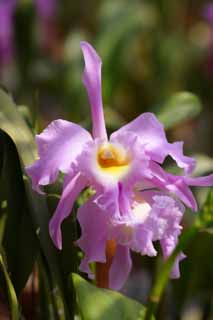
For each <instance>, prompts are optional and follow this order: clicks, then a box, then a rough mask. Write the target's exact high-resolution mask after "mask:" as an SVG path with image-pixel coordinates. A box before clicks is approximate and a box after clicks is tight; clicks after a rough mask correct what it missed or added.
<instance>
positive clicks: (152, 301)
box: [144, 226, 198, 320]
mask: <svg viewBox="0 0 213 320" xmlns="http://www.w3.org/2000/svg"><path fill="white" fill-rule="evenodd" d="M197 232H198V228H197V226H193V227H191V228H190V229H189V230H187V231H186V232H185V233H184V234H183V235H182V236H181V238H180V241H179V243H178V245H177V246H176V248H175V250H174V251H173V253H172V255H171V256H170V257H169V258H168V260H167V261H166V262H165V263H164V265H163V268H162V269H161V272H160V274H159V276H158V277H157V279H156V282H155V284H154V286H153V288H152V290H151V293H150V296H149V301H148V305H147V308H146V314H145V317H144V320H151V319H153V316H154V315H155V314H156V311H157V307H158V304H159V302H160V299H161V297H162V294H163V291H164V289H165V287H166V283H167V281H168V278H169V274H170V270H171V268H172V266H173V264H174V262H175V259H176V258H177V256H178V254H179V253H180V251H182V250H183V249H185V248H186V246H187V245H188V243H189V241H190V240H191V239H192V238H193V237H194V236H195V235H196V233H197Z"/></svg>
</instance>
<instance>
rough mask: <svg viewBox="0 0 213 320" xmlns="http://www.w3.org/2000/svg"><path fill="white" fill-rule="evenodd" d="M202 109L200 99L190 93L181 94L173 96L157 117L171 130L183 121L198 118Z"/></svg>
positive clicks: (161, 108)
mask: <svg viewBox="0 0 213 320" xmlns="http://www.w3.org/2000/svg"><path fill="white" fill-rule="evenodd" d="M201 109H202V105H201V102H200V100H199V98H198V97H197V96H196V95H194V94H192V93H190V92H179V93H176V94H175V95H173V96H172V97H171V98H170V99H169V100H168V101H167V102H166V103H165V104H164V105H163V106H161V107H160V111H159V112H158V114H157V116H158V119H159V120H160V121H161V122H162V123H163V124H164V126H165V128H166V129H169V128H171V127H173V126H175V125H177V124H179V123H181V122H183V121H187V120H190V119H193V118H194V117H196V116H197V115H198V114H199V113H200V112H201Z"/></svg>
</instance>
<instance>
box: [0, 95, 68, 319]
mask: <svg viewBox="0 0 213 320" xmlns="http://www.w3.org/2000/svg"><path fill="white" fill-rule="evenodd" d="M0 128H2V129H3V130H4V131H5V132H6V133H7V134H8V135H9V136H10V137H11V138H12V140H13V141H14V143H15V144H16V147H17V150H18V153H19V156H20V158H21V160H22V162H23V164H24V166H27V165H29V164H31V163H33V162H34V161H35V159H36V151H35V150H36V146H35V141H34V137H33V135H32V132H31V131H30V129H29V128H28V127H27V125H26V123H25V121H24V120H23V119H22V117H21V115H20V113H19V112H18V111H17V107H16V105H15V104H14V102H13V101H12V99H11V98H10V97H9V96H8V95H7V94H6V93H5V92H4V91H3V90H0ZM24 181H25V187H26V195H27V200H28V205H29V208H30V213H31V217H32V220H33V225H34V230H35V232H36V235H37V237H38V239H39V242H40V249H41V251H42V257H43V258H44V262H43V267H44V268H45V274H46V275H48V283H49V287H50V288H51V292H52V295H53V301H54V304H55V305H54V308H55V312H56V313H57V317H58V319H61V320H64V319H73V318H74V307H73V305H72V301H71V300H72V299H71V300H70V299H69V298H68V296H65V288H66V283H65V281H64V279H63V276H62V271H61V268H60V263H59V259H58V258H59V255H58V251H57V250H56V249H55V247H54V246H53V244H52V241H51V239H50V237H49V231H48V223H49V219H50V214H49V211H48V208H47V203H46V199H45V197H44V196H41V195H38V194H37V193H36V192H34V191H33V190H32V188H31V183H30V182H29V179H25V180H24ZM68 299H69V300H68Z"/></svg>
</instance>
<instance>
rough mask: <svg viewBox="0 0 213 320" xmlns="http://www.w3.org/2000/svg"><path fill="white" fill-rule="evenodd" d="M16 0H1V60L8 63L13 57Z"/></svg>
mask: <svg viewBox="0 0 213 320" xmlns="http://www.w3.org/2000/svg"><path fill="white" fill-rule="evenodd" d="M16 2H17V1H16V0H3V1H1V2H0V62H1V63H2V64H7V63H9V62H10V61H11V59H12V57H13V51H14V47H13V32H14V25H13V14H14V10H15V8H16Z"/></svg>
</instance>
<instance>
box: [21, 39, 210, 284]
mask: <svg viewBox="0 0 213 320" xmlns="http://www.w3.org/2000/svg"><path fill="white" fill-rule="evenodd" d="M81 48H82V51H83V55H84V60H85V70H84V75H83V82H84V85H85V87H86V89H87V93H88V96H89V100H90V105H91V114H92V123H93V130H92V135H91V134H90V133H89V132H88V131H86V130H85V129H83V128H82V127H80V126H79V125H77V124H74V123H71V122H68V121H65V120H56V121H53V122H52V123H51V124H50V125H49V126H48V127H47V128H46V129H45V130H44V131H43V132H42V133H41V134H40V135H37V136H36V142H37V145H38V153H39V159H38V160H37V161H36V162H35V163H34V164H33V165H31V166H30V167H28V168H27V172H28V175H29V176H30V177H31V179H32V184H33V188H34V189H35V190H37V191H38V192H42V191H41V189H40V186H43V185H47V184H49V183H53V182H54V181H55V180H56V179H57V176H58V173H59V171H61V172H63V173H64V174H65V178H64V185H63V192H62V196H61V199H60V201H59V204H58V207H57V209H56V211H55V213H54V215H53V217H52V219H51V221H50V225H49V230H50V235H51V237H52V239H53V242H54V243H55V245H56V246H57V247H58V248H60V249H61V247H62V239H61V223H62V222H63V220H64V219H65V218H66V217H67V216H68V215H69V214H70V212H71V211H72V207H73V203H74V201H75V200H76V198H77V197H78V195H79V194H80V192H81V191H82V190H83V189H84V188H85V187H88V186H90V187H91V188H92V189H93V190H94V191H95V194H94V195H93V196H92V197H91V198H90V199H89V200H88V201H87V202H86V203H85V204H84V205H82V206H81V207H80V209H79V211H78V213H77V217H78V221H79V223H80V226H81V230H82V235H81V238H80V239H79V240H78V241H77V243H78V245H79V246H80V248H81V249H82V250H83V252H84V254H85V256H84V259H83V260H82V263H81V265H80V269H81V270H82V271H84V272H87V273H88V275H89V276H90V277H92V276H93V275H92V272H91V270H90V268H89V264H90V263H91V262H105V261H106V253H105V248H106V243H107V241H108V240H113V241H115V243H116V252H115V256H114V257H113V261H112V264H111V267H110V272H109V286H110V288H113V289H120V288H121V287H122V285H123V284H124V282H125V280H126V278H127V276H128V274H129V272H130V270H131V257H130V250H133V251H136V252H140V253H141V254H142V255H149V256H155V255H156V254H157V252H156V249H155V248H154V245H153V242H154V241H157V240H159V241H160V244H161V247H162V251H163V256H164V258H165V259H166V258H167V257H168V256H169V255H170V254H171V252H172V251H173V250H174V247H175V246H176V243H177V241H178V236H179V234H180V232H181V225H180V222H181V218H182V215H183V212H184V205H183V204H185V205H186V206H188V207H189V208H192V209H193V210H197V204H196V200H195V198H194V196H193V194H192V192H191V190H190V188H189V186H195V185H201V186H208V185H212V184H213V175H210V176H207V177H202V178H193V177H190V174H191V173H192V171H193V169H194V167H195V160H194V159H192V158H190V157H186V156H184V155H183V143H182V142H175V143H169V142H168V141H167V139H166V135H165V132H164V128H163V126H162V124H161V123H160V122H159V121H158V120H157V118H156V117H155V116H154V114H152V113H144V114H142V115H140V116H139V117H138V118H136V119H135V120H133V121H132V122H130V123H129V124H127V125H125V126H123V127H122V128H121V129H119V130H118V131H116V132H114V133H113V134H112V135H111V136H110V138H109V139H108V137H107V133H106V128H105V122H104V115H103V106H102V98H101V59H100V58H99V56H98V55H97V53H96V52H95V50H94V49H93V48H92V46H91V45H89V44H88V43H86V42H82V43H81ZM168 155H169V156H171V157H172V158H173V159H174V161H176V163H177V165H178V166H179V167H180V168H183V169H184V172H185V173H184V175H182V176H176V175H172V174H171V173H166V172H165V171H164V170H163V169H162V168H161V164H162V163H163V162H164V160H165V158H166V157H167V156H168ZM183 257H184V255H183V254H180V256H179V257H178V259H177V261H176V264H175V266H174V268H173V270H172V273H171V276H172V277H175V278H176V277H178V276H179V266H178V262H179V261H180V260H181V259H183Z"/></svg>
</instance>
